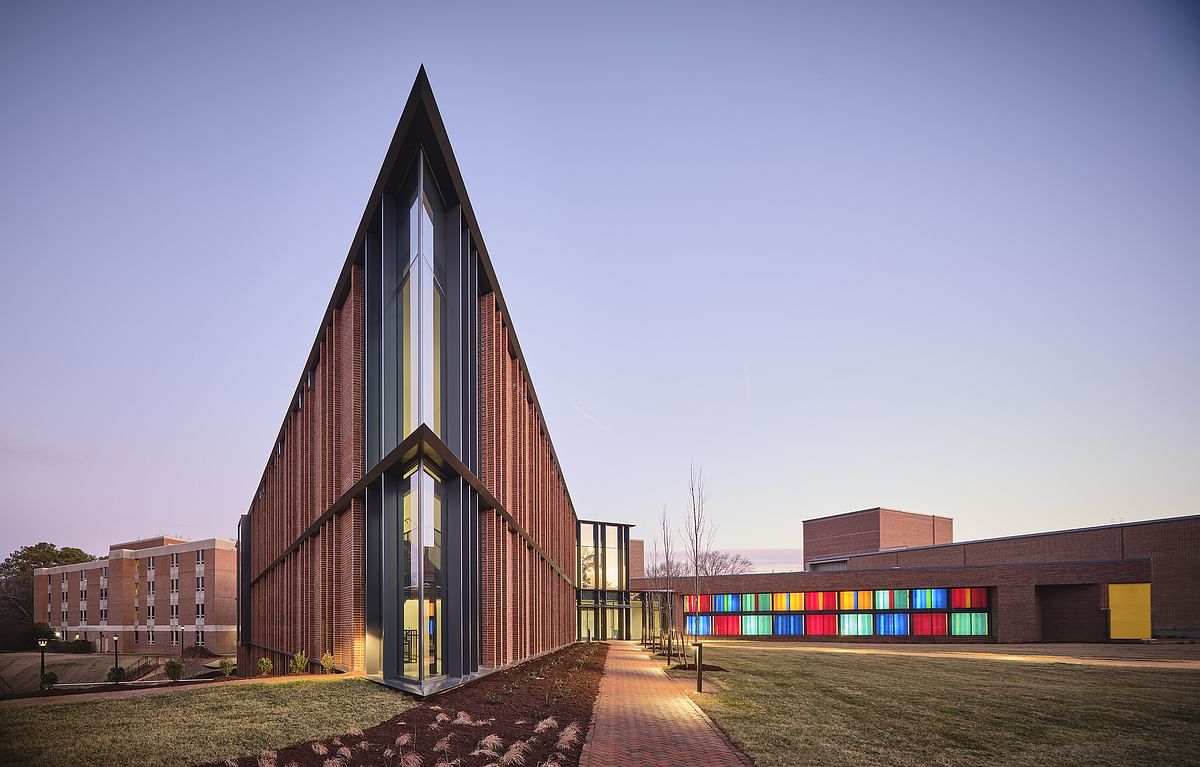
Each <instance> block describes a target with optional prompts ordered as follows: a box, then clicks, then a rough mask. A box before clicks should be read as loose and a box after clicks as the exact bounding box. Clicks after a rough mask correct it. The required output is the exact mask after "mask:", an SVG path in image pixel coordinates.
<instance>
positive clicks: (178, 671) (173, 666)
mask: <svg viewBox="0 0 1200 767" xmlns="http://www.w3.org/2000/svg"><path fill="white" fill-rule="evenodd" d="M163 673H165V674H166V675H167V679H170V680H171V681H172V682H178V681H179V680H180V679H182V678H183V665H182V664H180V662H179V661H177V660H169V661H167V663H166V665H165V666H163Z"/></svg>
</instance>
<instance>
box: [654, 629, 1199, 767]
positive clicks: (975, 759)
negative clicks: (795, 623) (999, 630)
mask: <svg viewBox="0 0 1200 767" xmlns="http://www.w3.org/2000/svg"><path fill="white" fill-rule="evenodd" d="M704 662H705V664H706V665H707V664H710V663H711V664H715V665H719V666H722V667H724V668H726V669H729V671H728V672H724V673H712V674H709V675H707V679H712V680H715V681H716V682H717V683H718V684H719V685H720V686H721V687H722V688H723V690H724V691H723V692H721V693H718V694H711V695H709V694H706V695H701V696H697V701H698V702H699V703H700V705H701V707H702V708H704V710H705V711H707V712H708V713H709V715H710V716H712V718H713V719H714V720H715V721H716V722H717V724H718V725H719V726H720V727H721V728H722V729H723V730H725V732H726V733H727V734H728V735H729V736H730V738H731V739H732V740H733V741H734V743H736V744H737V745H738V747H740V748H741V749H742V750H743V751H745V752H746V753H747V754H748V755H749V756H750V757H752V758H753V759H754V760H755V762H756V764H757V765H758V767H783V766H784V765H789V766H790V765H804V764H821V765H834V766H836V765H855V766H856V767H859V766H862V765H903V766H904V767H911V765H914V764H920V765H956V766H958V765H963V766H971V765H996V764H1005V765H1034V766H1037V767H1064V766H1065V765H1113V766H1116V765H1121V766H1122V767H1125V766H1127V765H1177V764H1200V671H1195V670H1179V671H1176V670H1157V669H1126V668H1108V667H1095V666H1067V665H1062V664H1040V663H1039V664H1036V665H1033V664H1029V665H1026V664H1023V663H1014V662H1004V661H991V660H977V659H942V658H921V657H906V656H886V655H840V654H831V653H821V652H812V651H805V650H803V649H802V647H800V646H794V645H793V646H789V647H787V649H783V648H781V647H780V645H779V644H773V645H769V646H768V645H766V644H765V643H750V642H745V643H742V642H737V643H733V642H730V643H723V644H721V645H719V646H712V647H710V646H707V645H706V646H705V653H704ZM676 673H678V672H676Z"/></svg>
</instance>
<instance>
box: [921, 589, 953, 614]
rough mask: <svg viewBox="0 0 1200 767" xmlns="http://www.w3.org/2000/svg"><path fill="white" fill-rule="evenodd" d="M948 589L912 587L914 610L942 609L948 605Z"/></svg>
mask: <svg viewBox="0 0 1200 767" xmlns="http://www.w3.org/2000/svg"><path fill="white" fill-rule="evenodd" d="M948 591H949V590H948V589H913V590H912V606H913V609H914V610H944V609H946V608H947V607H949V606H950V599H949V594H948V593H947V592H948Z"/></svg>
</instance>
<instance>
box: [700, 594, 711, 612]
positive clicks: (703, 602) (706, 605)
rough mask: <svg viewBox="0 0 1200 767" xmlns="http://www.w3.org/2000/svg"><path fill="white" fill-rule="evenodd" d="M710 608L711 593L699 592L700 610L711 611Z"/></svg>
mask: <svg viewBox="0 0 1200 767" xmlns="http://www.w3.org/2000/svg"><path fill="white" fill-rule="evenodd" d="M712 609H713V608H712V595H711V594H701V595H700V612H702V613H711V612H712Z"/></svg>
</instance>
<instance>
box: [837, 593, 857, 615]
mask: <svg viewBox="0 0 1200 767" xmlns="http://www.w3.org/2000/svg"><path fill="white" fill-rule="evenodd" d="M838 608H839V609H842V610H853V609H854V592H853V591H839V592H838Z"/></svg>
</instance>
